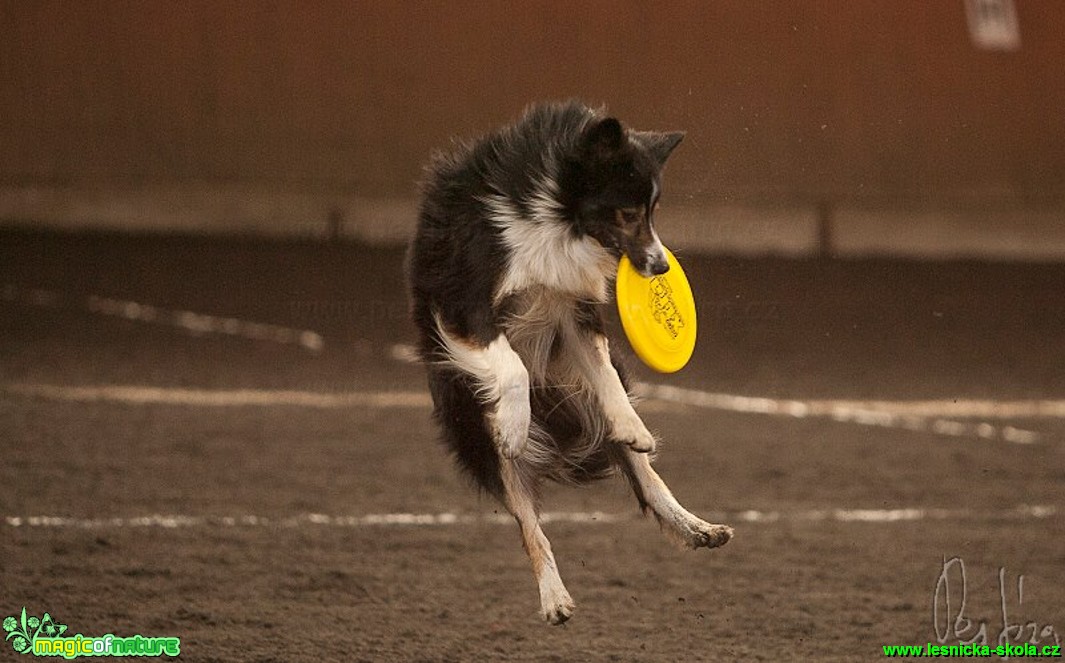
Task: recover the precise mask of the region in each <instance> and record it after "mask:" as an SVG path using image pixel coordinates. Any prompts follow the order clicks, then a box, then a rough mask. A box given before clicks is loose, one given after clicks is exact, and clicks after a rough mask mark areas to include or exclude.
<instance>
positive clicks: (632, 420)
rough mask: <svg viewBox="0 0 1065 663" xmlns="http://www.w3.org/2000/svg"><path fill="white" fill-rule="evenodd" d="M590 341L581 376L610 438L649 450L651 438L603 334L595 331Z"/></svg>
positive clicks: (652, 443) (653, 441)
mask: <svg viewBox="0 0 1065 663" xmlns="http://www.w3.org/2000/svg"><path fill="white" fill-rule="evenodd" d="M593 344H594V348H592V349H591V352H589V353H588V356H587V358H586V361H585V362H583V363H584V364H585V367H584V372H585V378H586V380H587V381H588V384H589V386H590V387H591V389H592V391H593V392H594V393H595V396H596V398H597V400H598V401H599V405H600V407H602V408H603V414H604V415H605V417H606V420H607V424H608V426H609V427H610V430H609V433H610V437H611V438H613V439H614V440H616V441H618V442H621V443H623V444H627V445H629V447H630V448H631V449H632V450H633V451H637V452H639V453H650V452H653V451H654V450H655V437H654V435H652V434H651V432H650V431H648V430H647V426H645V425H644V423H643V420H642V419H640V415H638V414H636V410H635V408H633V407H632V401H630V400H629V393H628V392H627V391H626V390H625V385H623V384H622V383H621V376H619V375H618V372H617V369H615V368H614V364H613V363H611V361H610V346H609V343H608V342H607V339H606V337H605V336H603V335H602V334H595V336H594V337H593Z"/></svg>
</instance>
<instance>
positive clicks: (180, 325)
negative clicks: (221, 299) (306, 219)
mask: <svg viewBox="0 0 1065 663" xmlns="http://www.w3.org/2000/svg"><path fill="white" fill-rule="evenodd" d="M0 298H3V299H4V300H6V301H11V302H19V303H23V304H28V305H31V306H39V307H41V308H59V307H60V306H61V305H62V303H63V302H64V301H65V299H66V298H65V297H64V296H63V295H61V294H60V293H57V292H54V291H51V290H45V289H42V288H20V287H18V286H14V285H11V284H6V285H4V287H3V288H2V289H0ZM78 306H79V308H81V309H82V310H85V311H88V312H90V313H96V314H98V315H107V316H112V317H116V318H124V319H126V320H134V321H137V322H143V323H147V324H156V325H163V326H166V327H175V328H177V329H181V330H183V331H186V332H189V333H191V334H194V335H199V334H221V335H224V336H238V337H241V338H246V339H250V340H253V341H271V342H274V343H282V344H287V345H298V346H300V347H302V348H303V349H305V350H309V351H311V352H318V351H320V350H321V349H322V348H323V347H324V346H325V341H324V340H323V339H322V336H321V335H320V334H318V333H317V332H313V331H310V330H306V329H292V328H289V327H283V326H281V325H271V324H266V323H262V322H252V321H249V320H241V319H239V318H231V317H225V316H217V315H209V314H207V313H194V312H192V311H182V310H175V309H168V308H163V307H161V306H153V305H151V304H141V303H139V302H133V301H128V300H124V299H113V298H111V297H98V296H96V295H88V296H87V297H85V298H83V299H81V300H80V301H78Z"/></svg>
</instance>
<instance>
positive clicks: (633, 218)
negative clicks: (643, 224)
mask: <svg viewBox="0 0 1065 663" xmlns="http://www.w3.org/2000/svg"><path fill="white" fill-rule="evenodd" d="M641 216H642V213H641V210H640V209H639V208H636V207H625V208H622V209H619V210H618V213H617V219H618V221H620V222H621V223H626V224H631V223H638V222H639V221H640V217H641Z"/></svg>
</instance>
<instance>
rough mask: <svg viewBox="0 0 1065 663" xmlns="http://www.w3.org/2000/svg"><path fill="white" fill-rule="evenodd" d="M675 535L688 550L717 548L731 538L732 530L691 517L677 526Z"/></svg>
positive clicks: (726, 526)
mask: <svg viewBox="0 0 1065 663" xmlns="http://www.w3.org/2000/svg"><path fill="white" fill-rule="evenodd" d="M677 534H678V536H679V537H680V539H681V543H683V544H684V545H685V546H687V547H688V548H692V549H693V550H694V549H696V548H718V547H720V546H723V545H725V544H726V543H728V542H729V540H730V539H731V538H732V528H731V527H729V526H728V525H714V524H712V523H708V522H706V521H704V520H700V519H699V518H695V517H692V518H691V519H688V520H685V521H684V522H681V523H678V524H677Z"/></svg>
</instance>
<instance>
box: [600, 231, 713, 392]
mask: <svg viewBox="0 0 1065 663" xmlns="http://www.w3.org/2000/svg"><path fill="white" fill-rule="evenodd" d="M666 258H667V259H668V261H669V271H668V272H666V273H665V274H661V275H659V276H653V277H650V278H648V277H646V276H643V275H641V274H640V273H639V272H637V271H636V268H635V267H633V266H632V262H630V261H629V259H628V257H627V256H622V258H621V262H620V263H619V264H618V277H617V290H616V292H617V302H618V315H619V316H620V317H621V326H622V328H623V329H624V330H625V335H626V336H627V337H628V339H629V343H630V344H631V345H632V349H633V350H634V351H635V352H636V356H638V357H639V358H640V359H641V360H642V361H643V362H644V363H645V364H647V365H648V366H650V367H651V368H653V369H654V370H656V371H658V372H660V373H675V372H676V371H679V370H680V369H682V368H684V365H685V364H687V363H688V360H689V359H691V356H692V352H693V351H694V350H695V338H696V318H695V297H694V295H692V290H691V286H690V285H689V284H688V278H687V277H686V276H685V275H684V270H683V269H681V266H680V263H678V262H677V259H676V257H674V255H673V253H672V252H671V251H669V249H666Z"/></svg>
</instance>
